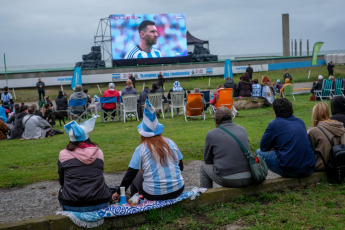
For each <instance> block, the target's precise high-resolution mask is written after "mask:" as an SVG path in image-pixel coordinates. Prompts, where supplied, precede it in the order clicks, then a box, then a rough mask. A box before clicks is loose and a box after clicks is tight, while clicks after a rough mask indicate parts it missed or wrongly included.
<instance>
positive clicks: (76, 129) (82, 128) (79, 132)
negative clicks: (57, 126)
mask: <svg viewBox="0 0 345 230" xmlns="http://www.w3.org/2000/svg"><path fill="white" fill-rule="evenodd" d="M96 119H97V116H94V117H92V118H90V119H89V120H87V121H85V122H83V123H81V124H80V125H79V124H78V123H77V122H75V121H71V122H70V123H68V124H66V125H65V126H64V129H65V132H66V134H67V136H68V137H69V139H70V140H71V141H73V142H74V141H86V140H87V139H89V133H91V131H92V130H93V129H94V128H95V123H96Z"/></svg>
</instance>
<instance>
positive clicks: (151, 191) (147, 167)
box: [113, 100, 184, 200]
mask: <svg viewBox="0 0 345 230" xmlns="http://www.w3.org/2000/svg"><path fill="white" fill-rule="evenodd" d="M163 128H164V126H163V125H162V124H159V123H158V119H157V117H156V110H155V108H154V107H152V105H151V103H150V101H149V100H146V102H145V107H144V119H143V122H142V123H141V124H140V125H139V126H138V131H139V134H140V135H141V144H140V145H139V146H138V147H137V148H136V149H135V152H134V154H133V156H132V159H131V161H130V163H129V168H128V170H127V173H126V175H125V176H124V178H123V179H122V182H121V185H120V187H125V189H126V190H127V189H128V187H129V186H131V196H132V195H134V194H135V193H137V192H139V194H141V195H143V196H144V198H146V199H148V200H167V199H173V198H176V197H178V196H179V195H180V194H181V193H182V192H183V190H184V180H183V177H182V174H181V171H182V170H183V162H182V158H183V156H182V154H181V152H180V150H179V148H178V147H177V145H176V144H175V142H173V141H172V140H170V139H169V138H166V137H163V136H162V135H161V134H162V132H163ZM119 197H120V196H119V191H117V192H115V193H114V194H113V199H114V200H118V199H119Z"/></svg>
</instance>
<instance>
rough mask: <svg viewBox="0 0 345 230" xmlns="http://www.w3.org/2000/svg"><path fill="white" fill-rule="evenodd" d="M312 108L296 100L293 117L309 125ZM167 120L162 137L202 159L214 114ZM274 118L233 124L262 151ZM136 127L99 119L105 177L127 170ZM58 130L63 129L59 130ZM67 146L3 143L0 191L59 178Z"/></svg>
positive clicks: (263, 112) (255, 116) (255, 113)
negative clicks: (59, 163)
mask: <svg viewBox="0 0 345 230" xmlns="http://www.w3.org/2000/svg"><path fill="white" fill-rule="evenodd" d="M314 105H315V102H311V101H309V95H298V96H296V101H294V102H293V107H294V112H295V115H296V116H297V117H300V118H301V119H303V120H304V122H305V123H306V126H310V125H311V110H312V107H313V106H314ZM166 115H167V116H166V118H165V119H159V122H160V123H162V124H163V125H164V127H165V128H164V132H163V135H165V136H167V137H169V138H171V139H172V140H174V141H175V142H176V144H177V145H178V146H179V148H180V150H181V152H182V154H183V156H184V160H185V161H186V162H187V161H190V160H202V159H203V148H204V141H205V136H206V133H207V132H208V131H209V130H211V129H213V128H214V121H213V119H212V118H211V115H210V114H209V113H208V114H207V119H206V120H205V121H202V120H200V119H198V120H193V121H192V122H188V123H187V122H186V121H185V120H184V117H183V116H181V115H180V116H178V117H174V118H171V117H170V116H168V114H167V113H166ZM273 119H274V114H273V109H272V107H265V108H260V109H251V110H241V111H240V112H239V116H238V117H236V118H235V119H234V122H235V123H237V124H239V125H241V126H243V127H245V128H246V130H247V133H248V136H249V142H250V145H251V149H252V150H253V151H255V150H256V149H257V148H259V143H260V139H261V136H262V134H263V133H264V131H265V129H266V127H267V124H268V123H269V122H270V121H271V120H273ZM57 123H58V122H57ZM138 124H139V122H138V121H135V120H133V121H131V120H129V121H128V122H126V123H123V122H116V123H101V122H100V118H98V120H97V122H96V126H95V129H94V131H93V132H92V133H91V134H90V138H91V140H92V141H94V142H96V143H98V146H99V147H100V148H101V149H102V150H103V152H104V157H105V172H106V173H113V172H116V171H119V170H120V171H122V170H126V169H127V168H128V163H129V161H130V159H131V156H132V154H133V152H134V150H135V148H136V147H137V146H138V145H139V142H140V135H139V133H138V131H137V125H138ZM55 128H57V129H60V130H63V127H60V126H59V125H57V126H55ZM68 141H69V139H68V138H67V136H66V135H65V134H61V135H57V136H54V137H50V138H46V139H41V140H25V141H21V140H8V141H2V142H0V144H1V151H0V158H1V161H0V188H6V187H14V186H23V185H27V184H31V183H34V182H38V181H44V180H55V179H57V178H58V174H57V159H58V155H59V152H60V150H62V149H63V148H65V146H66V145H67V143H68Z"/></svg>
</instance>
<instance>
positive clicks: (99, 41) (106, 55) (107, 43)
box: [94, 17, 112, 64]
mask: <svg viewBox="0 0 345 230" xmlns="http://www.w3.org/2000/svg"><path fill="white" fill-rule="evenodd" d="M94 43H95V45H98V46H101V52H102V57H103V60H104V61H105V63H106V64H109V63H111V60H112V56H111V36H110V19H109V17H107V18H101V19H100V20H99V23H98V27H97V31H96V35H95V36H94Z"/></svg>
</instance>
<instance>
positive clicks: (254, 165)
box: [218, 127, 268, 184]
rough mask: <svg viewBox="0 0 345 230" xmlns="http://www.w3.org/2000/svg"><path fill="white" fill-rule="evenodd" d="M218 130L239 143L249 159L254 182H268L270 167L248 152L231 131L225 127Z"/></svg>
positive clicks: (259, 157)
mask: <svg viewBox="0 0 345 230" xmlns="http://www.w3.org/2000/svg"><path fill="white" fill-rule="evenodd" d="M218 128H220V129H221V130H223V131H224V132H226V133H227V134H229V135H230V136H231V137H232V138H234V139H235V140H236V141H237V143H238V144H239V146H240V147H241V149H242V151H243V153H244V155H246V157H247V158H248V161H249V166H250V170H251V173H252V177H253V179H254V181H255V182H256V183H257V184H261V183H262V182H263V181H264V180H266V177H267V173H268V167H267V164H266V162H265V160H264V159H263V158H262V157H261V156H260V155H257V154H253V153H251V152H250V151H248V150H247V149H246V147H244V145H243V144H242V142H241V141H240V140H239V139H238V138H237V137H236V136H235V135H234V134H233V133H231V132H230V131H229V130H226V129H225V128H223V127H218Z"/></svg>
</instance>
